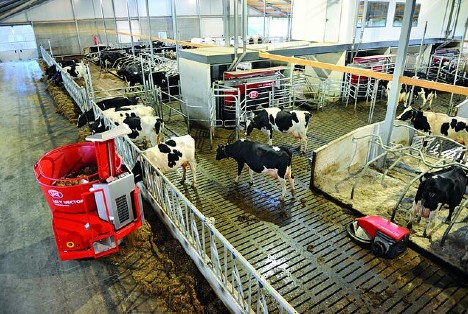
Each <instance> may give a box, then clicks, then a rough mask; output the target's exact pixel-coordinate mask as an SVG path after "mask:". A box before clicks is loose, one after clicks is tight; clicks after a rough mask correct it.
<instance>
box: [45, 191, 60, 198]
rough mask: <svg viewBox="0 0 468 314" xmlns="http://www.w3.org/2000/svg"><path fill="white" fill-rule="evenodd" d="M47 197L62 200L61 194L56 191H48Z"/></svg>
mask: <svg viewBox="0 0 468 314" xmlns="http://www.w3.org/2000/svg"><path fill="white" fill-rule="evenodd" d="M48 192H49V195H50V196H52V197H53V198H62V197H63V194H62V192H59V191H57V190H49V191H48Z"/></svg>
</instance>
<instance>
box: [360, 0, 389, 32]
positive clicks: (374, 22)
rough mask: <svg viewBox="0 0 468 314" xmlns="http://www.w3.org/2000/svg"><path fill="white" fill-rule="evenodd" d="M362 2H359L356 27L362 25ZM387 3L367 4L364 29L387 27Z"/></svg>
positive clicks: (375, 2) (374, 2)
mask: <svg viewBox="0 0 468 314" xmlns="http://www.w3.org/2000/svg"><path fill="white" fill-rule="evenodd" d="M363 12H364V1H360V2H359V9H358V21H357V26H358V27H360V26H361V23H362V15H363ZM387 13H388V2H382V1H373V2H370V1H369V2H367V12H366V24H365V26H366V27H385V26H386V25H387Z"/></svg>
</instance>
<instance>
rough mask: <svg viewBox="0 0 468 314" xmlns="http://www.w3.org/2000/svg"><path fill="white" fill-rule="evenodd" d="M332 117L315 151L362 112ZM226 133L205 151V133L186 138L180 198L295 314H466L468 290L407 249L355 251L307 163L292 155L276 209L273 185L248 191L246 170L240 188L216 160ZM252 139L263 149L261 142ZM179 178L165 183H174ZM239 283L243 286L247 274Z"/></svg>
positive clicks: (318, 134) (278, 140)
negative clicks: (288, 191) (287, 188)
mask: <svg viewBox="0 0 468 314" xmlns="http://www.w3.org/2000/svg"><path fill="white" fill-rule="evenodd" d="M327 110H329V111H328V112H327ZM338 111H341V112H337V109H336V108H335V109H332V108H329V109H327V108H326V109H324V110H323V111H322V112H318V113H314V118H313V120H312V127H311V129H310V135H309V145H310V146H311V147H312V149H313V148H315V147H318V146H319V145H322V144H323V143H326V142H328V141H330V140H331V139H333V138H336V137H338V136H340V135H342V134H345V133H347V132H348V131H350V130H351V129H353V128H356V127H358V126H360V125H359V124H361V125H364V124H365V114H366V112H365V110H363V112H361V113H359V112H358V113H357V114H354V113H353V112H352V111H351V112H350V111H349V109H347V108H344V107H342V108H338ZM377 114H378V113H377ZM380 114H381V116H383V114H384V113H383V112H381V113H380ZM337 115H338V116H341V118H339V117H338V120H336V119H337ZM360 115H361V117H364V118H360ZM343 117H345V118H343ZM346 117H348V119H347V118H346ZM330 118H331V119H330ZM340 119H341V120H340ZM319 120H320V122H319ZM323 120H328V121H329V123H330V121H341V123H340V127H339V128H336V129H334V128H335V127H336V126H331V125H326V124H322V123H323V122H322V121H323ZM314 122H316V124H315V127H314ZM168 125H169V127H170V128H172V129H173V130H177V131H178V132H180V134H184V133H185V132H186V129H185V125H184V124H182V123H180V124H177V123H176V122H173V123H172V124H171V123H168ZM353 125H354V126H353ZM319 126H323V128H322V129H318V128H319ZM230 132H231V131H230V130H218V132H217V134H218V138H216V139H215V141H214V145H213V150H210V145H209V144H210V143H209V140H208V138H207V132H206V131H205V130H200V129H192V130H191V134H192V136H194V137H195V138H196V139H197V148H198V150H197V162H198V169H197V173H198V177H197V179H198V187H197V189H196V190H194V189H191V188H189V189H186V190H185V191H186V195H187V196H188V197H189V199H191V200H192V202H193V203H194V204H195V205H196V206H197V208H199V209H200V210H201V211H202V212H203V213H204V215H205V216H208V217H213V218H215V226H216V228H217V229H218V230H219V231H220V232H221V233H222V234H223V235H224V236H225V237H226V238H227V239H228V240H229V241H230V243H231V244H233V245H234V247H235V248H236V249H237V250H238V251H239V252H240V253H241V254H242V255H243V256H244V257H245V258H246V259H247V260H248V261H249V262H250V263H251V264H252V265H253V266H254V267H255V268H256V269H257V270H258V271H259V272H260V273H261V274H262V275H263V276H265V277H266V278H267V279H268V280H269V282H270V283H271V284H272V285H273V286H274V288H275V289H276V290H278V291H279V292H280V293H281V294H282V295H283V297H284V298H285V299H286V300H287V301H288V302H289V303H290V304H291V305H292V306H293V307H294V308H295V309H297V310H298V311H299V312H300V313H318V312H324V313H330V312H346V313H348V312H362V313H370V312H386V313H388V312H392V313H403V312H404V313H421V312H430V311H436V312H454V313H461V312H464V311H466V310H467V309H468V289H467V288H466V280H465V281H463V280H461V281H460V280H459V279H460V277H459V276H457V274H452V273H451V272H450V271H447V270H444V269H443V268H442V267H441V266H439V265H437V264H436V263H434V262H433V261H431V260H430V259H427V258H425V257H422V256H421V255H420V254H418V253H416V252H415V251H413V250H410V249H408V250H407V251H405V252H404V253H403V254H402V255H400V256H399V257H397V258H396V259H393V260H387V259H383V258H376V257H374V255H373V254H372V253H371V252H370V251H369V250H367V249H363V248H361V247H359V246H358V245H356V244H354V243H353V242H351V241H350V239H349V237H348V235H347V233H346V231H345V227H346V226H347V224H349V223H350V222H351V221H352V220H353V219H354V218H355V217H354V216H353V215H352V214H351V213H349V212H347V210H346V209H343V208H341V207H339V206H337V205H335V204H334V203H332V202H330V201H328V200H327V199H325V198H324V197H322V196H320V195H317V194H315V193H313V192H312V191H310V190H309V188H308V186H309V178H310V166H309V162H308V158H309V157H310V156H303V155H300V154H298V153H295V154H294V157H293V173H294V175H295V181H296V191H297V194H296V197H295V198H294V199H293V198H291V197H290V196H289V195H288V196H287V198H286V201H285V203H284V204H281V203H280V202H279V195H280V185H279V182H278V181H273V180H271V179H270V178H268V177H265V176H262V175H256V176H255V177H254V181H255V182H254V185H253V186H252V187H251V186H250V185H249V184H248V182H247V181H248V174H247V169H245V170H244V173H243V175H242V176H241V179H240V182H239V184H237V185H236V184H235V183H234V180H233V179H234V178H235V176H236V171H237V165H236V163H235V162H234V161H233V160H232V159H231V160H222V161H216V160H214V159H215V158H214V157H215V148H216V146H217V144H218V143H226V142H227V141H228V138H230V137H231V136H230V135H231V134H230ZM253 138H254V139H256V140H258V141H262V142H264V141H265V140H266V138H265V136H264V135H262V134H261V133H260V132H257V133H256V134H254V137H253ZM273 141H274V143H275V144H285V145H289V146H290V147H291V148H295V147H297V143H295V142H294V141H293V140H290V139H288V138H287V136H283V137H282V136H281V135H278V134H276V136H275V135H274V138H273ZM179 175H180V174H172V175H170V176H171V178H173V179H174V180H177V181H178V178H179ZM175 182H176V181H175ZM242 278H243V279H244V280H247V276H246V275H245V274H244V276H243V277H242Z"/></svg>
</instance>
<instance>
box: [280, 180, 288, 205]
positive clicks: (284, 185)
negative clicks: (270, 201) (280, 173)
mask: <svg viewBox="0 0 468 314" xmlns="http://www.w3.org/2000/svg"><path fill="white" fill-rule="evenodd" d="M278 179H279V180H280V183H281V197H280V201H282V202H284V197H285V196H286V179H285V178H278Z"/></svg>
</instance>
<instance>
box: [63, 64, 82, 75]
mask: <svg viewBox="0 0 468 314" xmlns="http://www.w3.org/2000/svg"><path fill="white" fill-rule="evenodd" d="M62 69H63V71H64V72H66V73H68V74H69V75H70V76H71V77H72V78H82V77H83V74H84V72H85V69H86V66H85V64H84V63H82V62H78V63H75V64H72V65H69V66H65V67H63V68H62Z"/></svg>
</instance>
